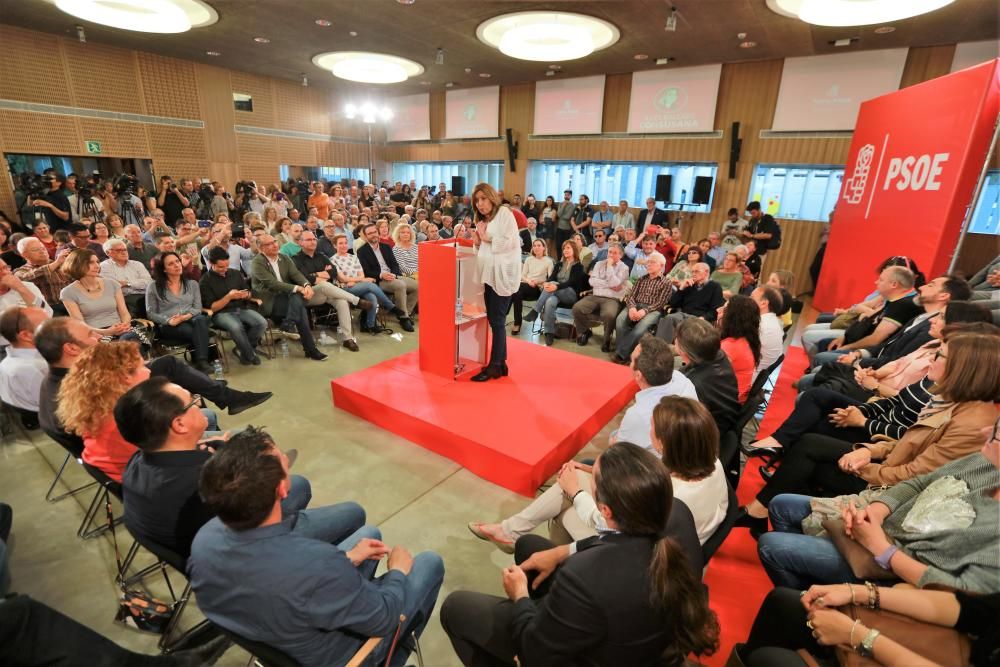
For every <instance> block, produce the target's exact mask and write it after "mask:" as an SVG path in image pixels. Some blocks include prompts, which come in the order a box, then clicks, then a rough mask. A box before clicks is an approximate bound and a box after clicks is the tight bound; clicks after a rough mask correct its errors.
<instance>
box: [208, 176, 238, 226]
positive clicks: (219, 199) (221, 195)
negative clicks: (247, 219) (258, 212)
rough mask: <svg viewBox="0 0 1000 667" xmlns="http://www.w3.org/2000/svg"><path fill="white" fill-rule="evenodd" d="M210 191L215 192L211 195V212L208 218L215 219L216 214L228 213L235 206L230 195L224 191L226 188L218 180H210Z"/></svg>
mask: <svg viewBox="0 0 1000 667" xmlns="http://www.w3.org/2000/svg"><path fill="white" fill-rule="evenodd" d="M212 191H213V192H214V193H215V194H214V195H213V197H212V205H211V209H210V211H209V212H210V213H211V218H210V219H212V220H215V218H216V216H218V215H229V214H230V213H231V212H232V211H233V209H235V208H236V205H235V204H234V203H233V198H232V196H231V195H230V194H229V193H228V192H226V188H225V187H223V185H222V183H219V182H218V181H212Z"/></svg>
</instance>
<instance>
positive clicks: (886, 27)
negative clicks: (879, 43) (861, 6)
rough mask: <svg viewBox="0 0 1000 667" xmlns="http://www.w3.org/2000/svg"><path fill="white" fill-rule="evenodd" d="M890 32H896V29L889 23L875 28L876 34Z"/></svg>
mask: <svg viewBox="0 0 1000 667" xmlns="http://www.w3.org/2000/svg"><path fill="white" fill-rule="evenodd" d="M890 32H896V29H895V28H894V27H892V26H891V25H883V26H880V27H878V28H875V34H876V35H888V34H889V33H890Z"/></svg>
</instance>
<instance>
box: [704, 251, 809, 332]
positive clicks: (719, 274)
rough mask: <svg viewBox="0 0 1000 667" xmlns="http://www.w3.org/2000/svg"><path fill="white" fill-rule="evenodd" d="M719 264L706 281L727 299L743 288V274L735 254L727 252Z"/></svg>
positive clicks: (737, 256) (738, 258)
mask: <svg viewBox="0 0 1000 667" xmlns="http://www.w3.org/2000/svg"><path fill="white" fill-rule="evenodd" d="M720 264H721V266H720V267H719V268H717V269H716V270H715V271H713V272H712V274H711V275H710V276H709V277H708V279H709V280H711V281H712V282H715V283H718V284H719V287H721V288H722V296H723V298H725V299H728V298H730V297H731V296H733V295H734V294H739V293H740V291H741V290H742V288H743V272H742V271H740V257H739V255H737V254H736V253H735V252H727V253H726V254H725V257H723V260H722V262H720ZM772 275H773V274H772ZM789 324H791V322H789Z"/></svg>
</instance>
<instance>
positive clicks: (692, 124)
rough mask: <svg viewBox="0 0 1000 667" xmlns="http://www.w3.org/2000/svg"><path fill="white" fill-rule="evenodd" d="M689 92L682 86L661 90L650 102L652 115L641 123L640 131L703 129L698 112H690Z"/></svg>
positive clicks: (648, 115) (648, 114)
mask: <svg viewBox="0 0 1000 667" xmlns="http://www.w3.org/2000/svg"><path fill="white" fill-rule="evenodd" d="M688 101H689V97H688V90H687V88H685V87H682V86H667V87H666V88H661V89H660V91H659V92H658V93H656V95H655V96H654V97H653V99H652V100H650V102H651V104H650V106H651V107H652V109H651V113H647V114H646V116H645V117H644V118H642V120H640V121H639V129H640V130H642V131H649V132H663V131H664V130H667V131H669V130H681V131H684V130H699V129H701V126H700V123H699V121H698V118H697V117H696V115H697V111H696V110H695V111H689V110H688V108H687V107H688Z"/></svg>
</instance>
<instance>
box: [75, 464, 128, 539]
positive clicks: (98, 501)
mask: <svg viewBox="0 0 1000 667" xmlns="http://www.w3.org/2000/svg"><path fill="white" fill-rule="evenodd" d="M81 464H82V465H83V469H84V470H86V471H87V473H88V474H89V475H90V476H91V477H93V478H94V480H95V481H96V482H97V484H98V485H100V488H98V489H97V493H95V494H94V498H93V500H91V501H90V506H89V507H88V508H87V511H86V513H85V514H84V515H83V521H82V522H80V527H79V528H78V529H77V531H76V536H77V537H80V538H83V539H85V540H89V539H90V538H92V537H97V536H98V535H100V534H101V533H103V532H104V531H106V530H108V525H107V524H101V525H96V524H95V523H94V522H95V521H96V520H97V517H98V516H99V515H100V512H101V508H102V507H103V506H106V505H107V504H108V503H109V502H110V500H111V496H114V497H115V498H117V499H118V500H119V501H121V499H122V485H121V484H119V483H118V482H116V481H115V480H113V479H111V478H110V477H108V476H107V475H105V474H104V473H103V472H102V471H101V470H99V469H98V468H95V467H94V466H92V465H90V464H89V463H86V462H84V461H81ZM121 521H122V518H121V517H117V518H114V519H113V524H114V525H118V524H119V523H121Z"/></svg>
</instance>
